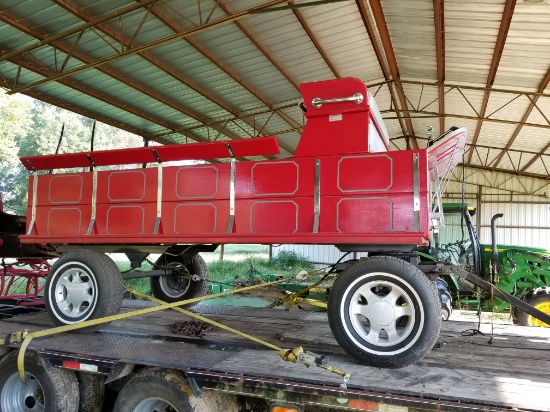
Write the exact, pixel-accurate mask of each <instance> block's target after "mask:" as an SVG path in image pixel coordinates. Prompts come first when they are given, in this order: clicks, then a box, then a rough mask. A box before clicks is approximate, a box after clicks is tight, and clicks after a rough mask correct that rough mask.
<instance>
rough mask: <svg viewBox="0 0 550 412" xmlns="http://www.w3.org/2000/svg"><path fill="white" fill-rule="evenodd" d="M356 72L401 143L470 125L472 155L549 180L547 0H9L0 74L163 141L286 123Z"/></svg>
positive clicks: (296, 125)
mask: <svg viewBox="0 0 550 412" xmlns="http://www.w3.org/2000/svg"><path fill="white" fill-rule="evenodd" d="M339 77H357V78H359V79H361V80H363V81H364V82H365V83H366V84H367V85H368V86H369V87H370V90H371V92H373V93H374V94H375V95H376V100H377V103H378V106H379V107H380V110H381V111H382V113H383V116H384V118H385V122H386V125H387V128H388V131H389V132H390V136H391V142H392V146H393V147H394V148H398V149H402V148H407V147H410V148H414V147H425V145H426V137H427V126H428V125H432V126H434V129H435V130H434V133H442V132H443V131H444V130H446V129H447V128H449V127H450V126H453V125H457V126H465V127H467V128H468V129H469V141H468V152H467V153H466V156H465V159H464V162H465V164H466V165H467V166H469V167H471V168H474V169H476V170H483V171H486V172H487V173H494V172H497V173H498V172H505V173H512V174H515V175H516V176H525V177H533V178H543V179H547V178H548V174H549V173H548V168H549V167H550V153H549V149H550V120H549V118H550V90H549V83H550V4H549V3H547V2H546V1H545V0H524V1H512V0H508V1H505V0H447V1H444V0H407V1H404V0H402V1H397V0H355V1H354V0H295V1H283V0H271V1H267V0H217V1H216V0H140V1H131V0H100V1H94V2H89V1H84V0H71V1H69V0H45V1H34V0H20V1H17V2H14V1H11V0H0V86H1V87H4V88H5V89H7V90H8V92H9V93H24V94H27V95H29V96H32V97H35V98H38V99H41V100H44V101H47V102H49V103H52V104H55V105H58V106H61V107H64V108H67V109H69V110H72V111H75V112H78V113H81V114H83V115H85V116H88V117H91V118H94V119H97V120H98V121H101V122H104V123H107V124H111V125H114V126H117V127H120V128H122V129H125V130H128V131H130V132H133V133H136V134H138V135H141V136H143V137H144V139H146V140H153V141H157V142H160V143H166V144H169V143H174V142H193V141H211V140H223V139H248V138H253V137H256V136H264V135H276V136H278V141H279V144H280V146H281V148H282V153H281V156H282V157H286V156H290V155H291V154H292V153H293V151H294V149H295V148H296V145H297V142H298V140H299V137H300V134H301V131H302V130H303V125H304V118H303V116H302V113H301V111H300V109H298V108H297V107H296V104H297V102H298V101H299V100H300V93H299V90H298V86H299V84H300V83H303V82H310V81H317V80H324V79H332V78H339Z"/></svg>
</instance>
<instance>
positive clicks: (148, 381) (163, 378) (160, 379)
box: [113, 368, 193, 412]
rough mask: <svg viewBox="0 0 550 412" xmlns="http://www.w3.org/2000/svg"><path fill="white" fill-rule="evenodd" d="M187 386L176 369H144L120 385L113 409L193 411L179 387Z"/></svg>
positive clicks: (122, 411) (125, 411)
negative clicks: (122, 385)
mask: <svg viewBox="0 0 550 412" xmlns="http://www.w3.org/2000/svg"><path fill="white" fill-rule="evenodd" d="M187 386H188V385H187V381H186V379H185V378H184V377H183V376H182V375H181V374H180V373H179V372H177V371H173V370H167V369H161V368H148V369H144V370H142V371H141V372H139V373H137V374H136V375H134V376H133V377H132V379H130V380H129V381H128V383H127V384H126V385H124V388H122V390H121V391H120V393H119V395H118V397H117V399H116V402H115V406H114V408H113V412H134V411H137V412H153V411H158V412H165V411H166V412H168V411H170V412H174V411H177V412H193V408H192V407H191V405H190V404H189V398H188V396H187V394H186V393H185V392H184V390H183V389H182V388H185V387H187ZM155 402H156V403H157V404H156V405H154V403H155ZM159 404H160V405H159Z"/></svg>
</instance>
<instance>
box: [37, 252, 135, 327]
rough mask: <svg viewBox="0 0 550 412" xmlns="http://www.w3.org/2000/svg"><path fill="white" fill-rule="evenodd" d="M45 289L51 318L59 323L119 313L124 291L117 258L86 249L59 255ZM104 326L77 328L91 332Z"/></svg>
mask: <svg viewBox="0 0 550 412" xmlns="http://www.w3.org/2000/svg"><path fill="white" fill-rule="evenodd" d="M44 290H45V301H46V308H47V309H48V313H49V315H50V318H51V319H52V320H53V322H54V323H55V324H56V325H59V326H62V325H71V324H75V323H79V322H82V321H85V320H91V319H98V318H102V317H105V316H110V315H115V314H117V313H118V311H119V310H120V305H121V304H122V296H123V292H124V288H123V286H122V276H121V274H120V271H119V270H118V267H117V266H116V264H115V262H113V261H112V260H111V259H110V258H109V257H108V256H107V255H105V254H103V253H99V252H96V251H93V250H87V249H79V250H75V251H72V252H69V253H67V254H65V255H63V256H62V257H61V258H59V259H58V260H57V262H56V263H55V264H54V265H53V266H52V269H51V270H50V273H49V275H48V277H47V279H46V285H45V289H44ZM103 326H105V324H100V325H95V326H89V327H86V328H83V329H78V331H79V332H82V331H85V332H91V331H94V330H98V329H100V328H102V327H103Z"/></svg>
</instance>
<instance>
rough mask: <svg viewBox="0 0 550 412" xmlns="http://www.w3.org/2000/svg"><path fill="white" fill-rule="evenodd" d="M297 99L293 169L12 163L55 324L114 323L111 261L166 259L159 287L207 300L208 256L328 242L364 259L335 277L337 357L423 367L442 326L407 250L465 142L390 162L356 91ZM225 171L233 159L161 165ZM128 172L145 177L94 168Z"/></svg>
mask: <svg viewBox="0 0 550 412" xmlns="http://www.w3.org/2000/svg"><path fill="white" fill-rule="evenodd" d="M301 91H302V95H303V101H304V108H305V110H306V111H305V116H306V117H307V124H306V127H305V130H304V133H303V135H302V137H301V140H300V142H299V144H298V147H297V149H296V152H295V154H294V157H292V158H287V159H276V160H263V161H238V162H237V161H236V158H242V157H247V156H269V155H276V154H278V153H279V149H278V145H277V141H276V139H275V138H274V137H262V138H253V139H246V140H236V141H220V142H212V143H196V144H188V145H170V146H159V147H145V148H136V149H124V150H113V151H95V152H87V153H72V154H62V155H49V156H34V157H23V158H21V161H22V162H23V164H24V165H25V167H26V168H27V169H28V170H29V171H31V172H32V176H31V178H30V181H29V198H28V208H27V230H26V234H25V235H23V236H21V237H20V241H21V242H22V243H34V244H36V243H47V244H49V245H51V246H52V247H53V248H54V249H56V251H57V252H59V253H63V256H62V257H61V258H60V259H59V260H58V261H57V263H56V264H55V265H54V266H53V267H52V270H51V271H50V274H49V276H48V279H47V282H46V289H45V297H46V304H47V307H48V310H49V313H50V315H51V317H52V319H53V320H54V321H55V322H56V323H57V324H72V323H76V322H80V321H83V320H86V319H94V318H98V317H103V316H107V315H111V314H114V313H116V312H118V310H119V306H120V303H121V299H122V286H121V284H122V282H121V275H120V273H119V271H118V269H117V268H116V266H115V265H114V263H113V262H112V261H111V260H110V259H109V258H108V257H107V256H106V255H104V253H105V252H124V253H127V254H128V255H129V257H130V258H131V260H132V262H133V263H134V264H138V263H139V262H141V261H143V260H144V259H145V257H146V256H147V255H148V254H149V253H162V256H161V258H160V259H159V260H158V261H157V263H156V264H157V268H156V270H155V271H153V272H152V273H151V275H152V277H151V285H152V290H153V293H154V294H155V296H157V297H159V298H160V299H163V300H166V301H177V300H181V299H185V298H189V297H193V296H196V295H199V294H202V293H205V291H206V280H207V277H208V274H207V269H206V266H205V264H204V261H203V260H202V258H201V257H200V256H199V255H198V253H199V252H201V251H210V250H213V249H215V248H216V247H217V246H218V245H220V244H228V243H233V244H234V243H261V244H273V243H287V244H288V243H300V244H331V245H336V246H338V247H339V248H340V249H341V250H342V251H366V252H369V258H368V259H362V260H360V261H357V262H355V261H350V262H347V263H346V264H344V265H340V269H343V270H342V273H341V275H340V276H339V277H338V279H337V280H336V282H335V284H334V287H333V288H332V291H331V294H330V302H329V312H328V314H329V322H330V324H331V327H332V330H333V332H334V335H335V337H336V339H337V340H338V341H339V342H340V344H341V345H342V346H343V347H344V349H346V351H348V352H349V353H350V354H352V355H353V356H355V357H356V358H358V359H359V360H361V361H363V362H365V363H368V364H371V365H378V366H389V367H395V366H403V365H406V364H408V363H411V362H414V361H416V360H418V359H420V358H421V357H422V356H424V354H425V353H427V351H429V350H430V349H431V347H432V345H433V343H434V341H435V339H436V338H437V335H438V333H439V327H440V322H441V320H440V311H439V302H438V297H437V296H438V295H437V291H436V288H435V285H434V283H433V282H432V281H431V280H430V279H428V277H427V276H426V275H424V274H423V273H422V272H421V271H420V270H419V269H418V268H417V267H416V266H415V264H416V263H417V260H418V257H417V255H416V253H415V252H414V251H415V250H417V249H418V248H419V247H420V248H422V247H427V246H428V244H429V241H430V238H431V230H432V229H433V228H434V227H436V226H437V225H439V224H441V220H442V216H441V214H440V213H439V209H438V207H437V204H438V202H437V200H438V199H440V194H441V192H442V190H443V188H444V182H445V176H447V177H448V175H449V173H450V171H451V170H452V168H453V167H454V166H455V165H456V164H457V163H458V162H459V161H460V159H461V156H462V153H463V150H464V144H465V139H466V131H465V130H464V129H452V130H450V131H449V132H448V133H446V134H445V135H443V136H442V137H441V138H439V139H436V140H435V141H434V142H433V145H431V146H430V147H429V148H427V149H418V150H402V151H389V139H388V134H387V132H386V130H385V127H384V124H383V122H382V118H381V116H380V113H379V112H378V109H377V107H376V103H374V99H373V97H372V95H371V94H370V93H369V92H368V91H367V88H366V87H365V85H364V84H363V83H362V82H361V81H359V80H356V79H340V80H331V81H322V82H315V83H308V84H303V85H302V86H301ZM222 158H226V159H229V161H227V162H220V163H210V164H193V165H186V166H164V165H163V164H164V163H166V162H169V161H174V160H210V159H222ZM128 164H149V165H150V166H151V167H136V168H132V169H123V170H99V169H100V167H102V166H110V165H128ZM155 164H156V167H155V166H154V165H155ZM80 168H81V169H82V170H83V171H79V172H72V171H71V172H64V173H53V174H41V173H39V172H40V171H45V170H51V169H55V170H58V169H80ZM432 204H435V206H432Z"/></svg>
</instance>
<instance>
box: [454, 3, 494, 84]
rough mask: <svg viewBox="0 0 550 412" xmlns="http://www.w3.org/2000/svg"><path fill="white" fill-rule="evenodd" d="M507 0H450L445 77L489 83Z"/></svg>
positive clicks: (461, 80)
mask: <svg viewBox="0 0 550 412" xmlns="http://www.w3.org/2000/svg"><path fill="white" fill-rule="evenodd" d="M504 3H505V0H482V1H469V2H467V3H466V4H465V3H464V1H446V2H445V3H444V8H445V79H446V81H447V82H450V83H457V82H468V83H477V84H479V85H485V84H486V83H487V76H488V74H489V67H490V65H491V60H492V58H493V52H494V48H495V44H496V38H497V35H498V31H499V27H500V21H501V19H502V13H503V10H504Z"/></svg>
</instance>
